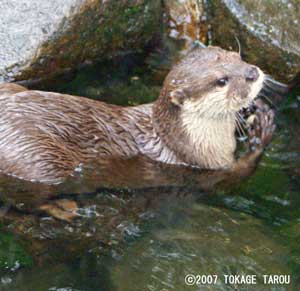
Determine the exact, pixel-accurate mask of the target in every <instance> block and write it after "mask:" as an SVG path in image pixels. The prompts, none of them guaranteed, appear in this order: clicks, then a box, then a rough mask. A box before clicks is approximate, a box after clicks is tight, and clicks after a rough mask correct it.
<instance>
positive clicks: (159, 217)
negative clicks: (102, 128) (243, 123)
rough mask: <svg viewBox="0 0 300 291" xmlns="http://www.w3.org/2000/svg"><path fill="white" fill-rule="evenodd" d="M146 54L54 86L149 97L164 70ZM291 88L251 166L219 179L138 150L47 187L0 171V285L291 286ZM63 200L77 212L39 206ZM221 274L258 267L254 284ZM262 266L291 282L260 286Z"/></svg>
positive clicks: (297, 257) (104, 95) (294, 185)
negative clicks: (56, 215) (246, 175)
mask: <svg viewBox="0 0 300 291" xmlns="http://www.w3.org/2000/svg"><path fill="white" fill-rule="evenodd" d="M155 62H157V59H156V56H155V55H154V56H153V55H152V56H151V57H148V58H147V59H146V61H145V62H144V56H134V57H129V58H125V59H120V60H116V61H112V62H107V63H102V64H99V65H98V66H95V67H93V68H86V69H84V70H82V71H81V72H80V73H79V74H78V75H77V76H76V78H75V79H74V81H73V82H71V83H70V84H68V86H67V87H66V86H57V87H56V90H60V91H63V92H67V93H71V94H76V95H83V96H89V97H91V98H95V99H98V98H100V97H101V99H102V100H105V101H109V102H112V103H118V104H127V103H129V104H137V103H138V102H141V103H144V102H150V101H152V100H154V99H155V98H156V97H157V95H158V93H159V88H160V86H161V81H162V79H163V76H164V74H165V72H166V70H163V69H161V68H157V66H156V65H155ZM296 99H297V97H296V95H295V96H290V97H289V100H287V101H286V102H285V103H284V104H283V105H282V108H281V112H280V113H279V114H278V115H277V124H278V127H279V128H278V130H277V131H276V134H275V138H274V141H273V142H272V144H271V146H270V147H269V148H268V150H267V151H266V152H265V154H264V158H263V160H262V161H261V163H260V165H259V167H258V169H257V171H256V172H255V174H254V175H253V176H252V177H251V178H250V179H248V180H243V181H234V183H232V182H233V181H227V182H231V183H230V185H229V186H228V185H226V187H225V186H222V187H218V188H217V190H216V189H215V187H216V183H217V181H219V180H220V179H221V180H222V175H221V174H220V173H211V172H205V171H202V172H200V171H197V170H195V169H185V168H180V167H176V166H167V165H166V166H161V165H158V164H156V163H154V162H152V161H149V160H147V159H145V158H143V157H137V158H134V159H129V160H116V159H107V160H102V161H98V162H97V164H95V165H92V166H91V167H90V168H83V169H80V171H78V173H77V174H76V177H73V178H70V179H69V180H68V181H67V182H66V183H64V184H62V185H59V186H56V187H48V186H43V185H38V184H36V185H33V184H31V183H25V182H22V181H18V180H16V179H13V178H9V179H8V178H7V177H0V178H1V193H2V201H3V204H2V207H1V213H2V216H1V220H0V221H1V237H0V290H5V291H9V290H14V291H18V290H20V291H21V290H22V291H27V290H28V291H44V290H53V291H54V290H61V291H62V290H73V291H75V290H81V291H87V290H89V291H96V290H101V291H102V290H103V291H123V290H124V291H136V290H149V291H150V290H151V291H152V290H157V291H160V290H180V291H181V290H234V288H238V290H271V287H272V288H273V289H272V290H299V288H300V276H299V274H300V248H299V240H300V213H299V205H300V204H299V202H300V198H299V197H300V195H299V194H300V191H299V186H300V182H299V181H300V179H299V178H300V170H299V169H300V135H299V132H300V120H299V116H300V115H299V113H300V108H299V102H298V101H297V100H296ZM99 181H101V182H99ZM12 190H14V191H12ZM76 193H77V194H76ZM59 199H60V200H59ZM62 199H64V201H71V200H72V201H73V202H74V201H75V202H76V204H77V205H78V207H79V209H78V211H77V215H78V216H79V217H78V218H77V219H76V220H74V221H72V222H70V223H68V222H63V221H59V220H56V219H53V218H52V217H51V216H49V215H45V214H44V213H43V212H41V211H40V210H39V206H40V205H41V204H43V203H48V204H49V205H51V206H52V207H54V206H55V207H56V206H57V205H58V204H57V201H61V200H62ZM56 209H57V208H56ZM187 274H195V275H196V274H216V275H218V281H217V284H216V285H212V286H210V285H206V286H187V285H186V284H185V283H184V278H185V276H186V275H187ZM224 274H225V275H229V274H246V275H256V276H257V281H258V285H255V286H252V287H251V286H250V287H249V286H245V285H243V286H234V285H226V284H225V283H224V278H223V275H224ZM263 274H284V275H290V276H291V284H289V285H282V286H278V285H274V286H267V285H263V284H262V275H263Z"/></svg>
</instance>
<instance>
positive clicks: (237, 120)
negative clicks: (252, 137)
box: [235, 113, 247, 140]
mask: <svg viewBox="0 0 300 291" xmlns="http://www.w3.org/2000/svg"><path fill="white" fill-rule="evenodd" d="M238 114H239V113H238ZM238 114H237V115H236V116H235V121H236V124H237V130H238V132H239V134H240V137H241V138H243V139H244V140H245V139H246V138H247V135H246V133H245V130H244V127H243V125H242V123H241V120H240V119H239V115H238Z"/></svg>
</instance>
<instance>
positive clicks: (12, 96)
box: [0, 47, 275, 184]
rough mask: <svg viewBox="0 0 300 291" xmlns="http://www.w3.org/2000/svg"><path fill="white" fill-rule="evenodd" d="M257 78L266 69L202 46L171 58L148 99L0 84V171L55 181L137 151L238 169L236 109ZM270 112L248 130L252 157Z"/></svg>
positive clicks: (266, 133)
mask: <svg viewBox="0 0 300 291" xmlns="http://www.w3.org/2000/svg"><path fill="white" fill-rule="evenodd" d="M263 82H264V73H263V72H262V71H261V70H260V69H259V68H258V67H256V66H253V65H250V64H248V63H246V62H244V61H243V60H242V59H241V57H240V55H239V54H238V53H235V52H230V51H225V50H223V49H221V48H218V47H208V48H205V49H204V48H203V49H197V50H195V51H192V52H191V53H189V54H188V55H187V56H186V57H185V58H184V59H183V60H181V61H180V62H179V63H178V64H176V65H175V66H174V67H173V69H172V70H171V71H170V72H169V74H168V75H167V77H166V79H165V81H164V83H163V87H162V89H161V92H160V95H159V97H158V99H157V100H156V101H155V102H154V103H150V104H144V105H138V106H132V107H122V106H117V105H112V104H106V103H104V102H100V101H95V100H90V99H87V98H84V97H77V96H71V95H66V94H60V93H53V92H44V91H36V90H28V89H26V88H25V87H22V86H20V85H17V84H3V85H0V171H1V172H2V173H4V174H8V175H12V176H15V177H18V178H20V179H24V180H29V181H33V182H35V181H37V182H42V183H47V184H56V183H60V182H62V181H63V180H64V179H65V178H66V177H68V176H69V175H72V174H73V173H74V171H75V172H76V171H77V170H78V169H79V168H80V166H81V165H83V164H86V163H89V162H90V161H92V160H95V159H101V157H103V156H118V157H133V156H136V155H145V156H147V157H149V158H151V159H152V160H155V161H158V162H162V163H168V164H179V165H188V166H193V167H199V168H204V169H212V170H218V169H228V170H230V169H235V170H236V169H237V167H238V165H240V164H241V163H240V162H239V160H236V159H235V156H234V155H235V150H236V138H235V131H236V118H237V113H238V112H239V111H240V110H241V109H243V108H247V107H249V105H250V104H252V103H253V101H254V99H255V98H256V96H257V95H258V93H259V91H260V90H261V88H262V87H263ZM273 117H274V113H273V111H272V110H265V111H264V112H260V113H259V114H258V115H257V118H256V120H257V121H256V123H257V126H256V128H254V129H253V128H252V131H251V130H250V132H249V134H250V136H251V137H252V139H251V138H250V143H251V147H250V150H249V152H251V153H252V156H253V157H254V159H255V160H257V159H258V157H259V156H260V155H261V153H262V151H263V148H264V147H265V146H266V145H267V144H268V143H269V142H270V140H271V137H272V134H273V132H274V130H275V126H274V125H273ZM257 135H258V136H257ZM251 140H252V141H251ZM253 148H255V150H254V149H253ZM248 156H251V154H250V153H249V154H248ZM244 160H245V159H244ZM244 160H243V161H244Z"/></svg>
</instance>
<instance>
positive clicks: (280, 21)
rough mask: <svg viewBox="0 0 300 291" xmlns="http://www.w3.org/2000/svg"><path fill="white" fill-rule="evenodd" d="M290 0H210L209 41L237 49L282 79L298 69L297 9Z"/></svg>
mask: <svg viewBox="0 0 300 291" xmlns="http://www.w3.org/2000/svg"><path fill="white" fill-rule="evenodd" d="M298 8H299V1H293V0H288V1H286V0H276V1H260V0H243V1H242V0H214V1H211V10H212V11H211V13H210V14H211V17H210V24H211V27H212V43H213V44H215V45H219V46H221V47H223V48H227V49H230V48H233V49H234V50H238V45H237V41H236V39H235V37H236V38H238V39H239V41H240V43H241V49H242V55H243V57H244V58H245V59H246V60H247V61H248V62H250V63H254V64H257V65H258V66H260V67H261V68H263V69H264V71H265V72H267V73H268V74H272V75H273V76H274V77H276V78H278V79H279V80H282V81H287V80H290V79H291V78H292V77H293V76H294V75H295V74H296V73H297V72H299V70H300V44H299V38H300V21H299V19H300V10H299V9H298Z"/></svg>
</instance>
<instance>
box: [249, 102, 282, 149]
mask: <svg viewBox="0 0 300 291" xmlns="http://www.w3.org/2000/svg"><path fill="white" fill-rule="evenodd" d="M274 117H275V113H274V111H273V110H272V109H267V108H266V107H264V108H263V110H257V111H256V114H255V119H254V122H253V124H252V125H251V126H250V128H249V130H248V132H249V148H250V151H256V150H263V149H264V148H265V147H266V146H267V145H268V144H269V143H270V142H271V140H272V137H273V133H274V131H275V129H276V125H275V124H274Z"/></svg>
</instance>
